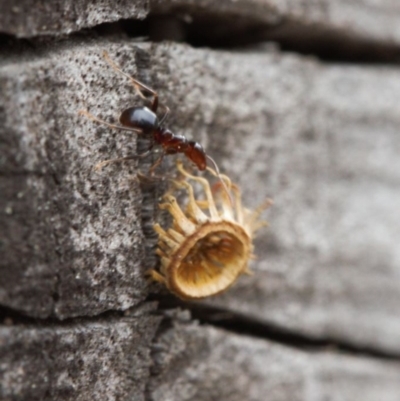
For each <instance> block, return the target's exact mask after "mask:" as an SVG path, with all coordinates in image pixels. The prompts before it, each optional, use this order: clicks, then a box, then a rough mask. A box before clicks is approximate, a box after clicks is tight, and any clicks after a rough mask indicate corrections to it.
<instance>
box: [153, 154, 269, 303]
mask: <svg viewBox="0 0 400 401" xmlns="http://www.w3.org/2000/svg"><path fill="white" fill-rule="evenodd" d="M177 168H178V170H179V171H180V173H181V174H182V175H183V177H184V179H183V180H179V181H178V180H177V181H174V187H175V188H183V189H185V190H186V192H187V193H188V200H187V203H186V204H181V203H180V202H178V200H177V198H176V197H175V196H174V194H173V193H172V194H170V195H167V196H166V197H165V201H166V202H165V203H163V204H161V205H160V208H161V209H166V210H168V212H169V213H170V214H171V216H172V219H173V225H172V227H173V228H169V229H168V230H167V231H166V230H164V229H163V228H161V227H160V226H159V225H155V227H154V228H155V230H156V232H157V233H158V234H159V242H158V249H157V254H158V255H159V256H160V257H161V270H160V271H155V270H152V271H150V275H151V276H152V278H153V279H155V280H157V281H160V282H162V283H164V284H165V285H166V286H167V287H168V289H169V290H170V291H171V292H173V293H174V294H175V295H177V296H178V297H180V298H182V299H198V298H204V297H208V296H211V295H215V294H218V293H221V292H223V291H225V290H226V289H227V288H228V287H230V286H231V285H232V284H233V283H234V282H235V281H236V279H237V278H238V277H239V276H240V275H241V274H246V273H249V272H250V270H249V267H248V264H249V261H250V259H251V258H252V256H253V255H252V254H253V237H254V234H255V232H256V231H257V230H258V229H259V228H260V227H262V226H263V225H266V223H265V222H262V221H260V220H259V217H260V214H261V213H262V211H263V210H264V209H266V208H267V207H269V206H270V205H271V201H270V200H267V201H266V202H265V204H264V205H262V206H260V207H259V208H258V209H256V210H255V211H253V212H252V211H249V210H247V209H245V208H243V207H242V205H241V194H240V190H239V188H238V187H237V186H236V185H234V184H232V183H231V182H230V180H229V178H228V177H227V176H224V175H221V176H220V178H221V179H222V180H223V181H224V183H225V184H226V188H224V186H222V185H219V186H216V187H213V188H214V191H212V189H211V187H210V184H209V182H208V181H207V180H206V179H204V178H201V177H196V176H193V175H191V174H189V173H187V172H186V171H185V170H184V168H183V166H182V163H180V162H178V164H177ZM194 184H197V185H198V184H200V187H201V188H202V192H203V194H201V195H203V199H204V197H205V200H199V199H197V198H196V197H195V195H194V189H193V185H194ZM231 197H233V200H234V201H233V202H232V199H231Z"/></svg>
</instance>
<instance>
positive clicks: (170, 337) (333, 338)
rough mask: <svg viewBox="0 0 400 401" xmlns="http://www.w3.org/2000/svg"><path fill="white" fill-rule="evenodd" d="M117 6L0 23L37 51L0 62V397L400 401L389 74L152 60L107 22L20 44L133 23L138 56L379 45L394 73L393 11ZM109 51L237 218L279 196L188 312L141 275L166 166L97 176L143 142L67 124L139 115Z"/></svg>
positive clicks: (280, 5)
mask: <svg viewBox="0 0 400 401" xmlns="http://www.w3.org/2000/svg"><path fill="white" fill-rule="evenodd" d="M128 3H129V4H128ZM128 3H127V2H124V1H123V2H114V3H113V4H111V3H110V4H108V3H107V2H104V5H100V2H87V1H80V2H76V3H74V4H73V5H72V3H71V5H69V3H68V2H63V3H62V4H61V3H57V2H51V4H50V3H49V4H47V3H46V10H47V11H43V9H42V8H41V7H39V6H37V7H32V5H30V6H29V4H30V3H29V4H28V2H24V1H21V2H18V4H11V3H10V2H6V3H5V6H4V7H3V8H2V15H1V16H0V31H1V32H3V33H7V34H13V35H16V36H19V37H32V38H33V39H32V40H31V41H29V42H27V41H25V40H23V41H19V40H17V39H15V38H14V39H13V40H14V41H15V43H16V44H17V45H18V46H15V48H14V47H13V46H11V47H10V46H6V47H5V50H6V51H5V52H3V50H4V49H3V48H0V52H3V53H1V54H2V55H3V57H0V88H1V89H0V194H1V195H0V256H1V257H0V399H1V400H3V399H4V400H7V401H8V400H53V399H57V400H119V399H123V400H127V399H134V400H145V401H150V400H153V401H158V400H171V401H172V400H173V401H175V400H210V399H213V400H214V399H215V400H218V401H224V400H226V401H234V400H241V401H242V400H251V401H253V400H254V401H255V400H260V401H264V400H265V399H266V397H267V398H268V399H271V400H288V401H289V400H290V401H292V400H304V401H308V400H351V401H353V400H358V399H360V400H361V399H362V400H367V401H369V400H371V401H372V400H376V399H379V400H393V401H395V400H396V401H397V400H398V399H400V341H399V338H400V317H399V313H398V305H399V304H400V284H399V283H400V282H399V279H398V278H399V276H400V248H399V246H398V244H399V242H400V219H399V217H400V213H399V210H398V209H399V208H398V205H399V202H398V199H400V174H399V171H400V161H399V157H398V155H399V153H400V145H399V140H398V139H399V129H398V127H399V126H400V115H399V113H398V98H399V97H400V75H399V73H398V66H397V65H395V64H393V65H392V66H391V67H389V66H384V65H375V66H373V65H368V64H359V65H356V64H353V65H352V64H349V63H348V64H339V63H337V64H335V63H327V62H321V61H318V60H317V59H316V58H314V57H306V56H304V55H303V56H301V55H299V54H295V53H288V52H285V51H280V50H278V48H277V47H276V46H271V45H270V44H266V45H265V46H264V45H260V46H257V47H253V48H248V49H247V50H246V51H245V50H243V49H242V50H240V49H239V48H236V49H235V51H230V50H225V51H223V50H221V49H219V50H210V49H207V48H198V49H195V48H193V47H191V46H189V45H187V44H176V43H175V44H174V43H163V44H155V43H153V42H152V41H148V42H146V41H145V40H144V39H143V38H142V39H140V38H131V39H129V38H128V36H129V35H131V36H132V35H134V33H133V31H132V30H130V29H131V28H129V29H127V30H126V32H125V34H124V35H121V33H122V31H121V30H118V29H120V28H118V26H119V24H118V23H116V24H115V25H113V26H112V27H111V28H112V29H111V31H109V32H108V33H107V29H104V28H105V27H104V26H103V27H102V28H100V29H99V30H96V29H94V30H93V31H92V32H91V33H88V34H87V36H85V35H86V34H84V33H82V32H81V33H80V34H79V36H78V35H73V36H72V37H68V36H64V39H63V40H62V41H60V40H57V41H54V40H53V39H52V38H51V37H48V38H47V39H46V41H44V40H43V38H42V39H40V40H37V36H38V35H42V34H48V35H56V36H59V35H65V34H66V33H67V32H71V31H76V30H77V29H80V28H81V27H90V26H93V25H95V26H96V27H97V26H98V24H99V23H102V22H112V21H119V20H120V19H121V18H132V19H140V18H142V17H144V16H145V15H146V13H147V12H148V11H150V15H151V17H150V19H149V20H146V22H145V23H144V24H143V25H142V26H141V29H148V31H146V32H145V34H146V35H147V33H148V35H149V37H150V38H152V37H153V36H154V35H155V34H154V32H157V35H158V38H160V37H161V38H162V37H164V38H167V37H168V38H170V37H176V38H177V39H180V40H183V39H185V38H189V39H190V40H192V41H190V43H196V41H197V43H201V40H204V43H211V44H212V43H214V44H218V42H219V41H220V40H221V41H222V42H223V43H224V44H225V45H228V44H230V42H229V40H227V38H230V40H231V41H232V42H234V43H236V41H237V40H238V38H239V37H240V36H241V34H242V33H243V34H246V35H247V34H248V36H246V35H245V36H246V40H250V41H251V40H253V41H254V44H255V43H257V41H258V40H260V39H262V38H265V37H266V36H265V33H266V32H269V33H268V35H267V37H269V38H276V39H277V40H278V39H279V43H280V44H282V45H283V46H285V44H286V42H285V40H286V39H290V40H293V42H292V43H297V41H298V40H301V41H302V42H303V43H306V44H310V43H311V42H314V38H316V39H315V40H317V41H320V43H322V44H325V43H328V44H332V42H329V41H327V40H328V39H329V38H331V39H332V38H336V39H337V41H336V42H335V43H336V44H337V45H338V46H339V50H340V52H339V53H340V57H347V56H348V54H349V53H348V51H349V49H350V48H352V46H355V47H356V48H357V49H358V51H359V53H357V54H361V53H362V52H364V51H366V50H368V54H369V56H370V57H372V58H373V57H375V56H377V54H379V49H380V50H382V51H383V50H384V53H385V52H386V51H387V50H388V48H389V47H390V49H391V50H390V52H389V53H390V61H391V62H394V61H395V57H394V56H395V55H396V54H397V53H396V51H397V50H396V49H397V47H396V42H397V41H398V36H399V35H400V34H399V32H398V27H397V25H398V24H397V21H398V19H400V13H399V12H398V11H399V10H398V6H397V5H396V4H395V3H394V2H390V1H389V0H387V1H383V2H379V5H378V4H377V5H373V3H372V2H367V1H359V2H357V3H354V2H352V3H351V4H350V3H349V2H344V1H334V2H325V1H323V0H319V1H313V2H311V1H302V2H300V1H294V0H293V1H287V2H275V1H272V0H271V1H266V0H265V1H261V0H252V1H250V0H249V1H244V0H239V1H235V2H231V1H222V2H211V1H200V2H193V1H165V2H160V1H152V2H150V5H149V4H147V3H145V2H141V1H132V2H128ZM101 4H103V2H102V3H101ZM28 6H29V7H30V9H31V11H32V12H31V13H29V12H28V11H29V7H28ZM27 7H28V8H27ZM70 7H73V8H70ZM71 10H72V11H71ZM161 14H164V15H161ZM77 15H79V16H80V17H81V18H77V17H76V16H77ZM168 15H169V16H168ZM63 16H65V18H63ZM171 16H172V18H171ZM239 17H240V18H239ZM44 20H46V22H45V25H44V22H43V21H44ZM177 21H178V22H177ZM130 23H131V22H129V21H128V22H127V21H125V22H124V23H122V22H121V24H120V25H121V26H125V27H127V26H128V25H129V24H130ZM127 24H128V25H127ZM257 26H259V27H260V30H259V31H257V29H256V27H257ZM272 26H273V27H274V29H271V30H269V27H272ZM146 27H147V28H146ZM218 27H220V29H216V28H218ZM109 28H110V26H109ZM267 28H268V29H267ZM314 28H315V31H314ZM132 29H133V28H132ZM100 31H101V33H100ZM322 32H325V33H326V35H322ZM96 35H97V36H96ZM199 35H200V36H199ZM328 37H329V38H328ZM210 38H214V39H215V41H214V42H213V41H212V40H210ZM346 38H349V41H350V42H351V45H350V47H349V46H347V45H345V44H344V40H345V39H346ZM363 40H364V41H369V45H368V46H364V45H362V41H363ZM325 41H327V42H325ZM222 42H221V43H222ZM350 42H349V43H350ZM371 43H375V45H374V46H377V47H376V49H378V50H377V52H375V50H374V51H371V52H370V53H369V50H371V49H372V47H371V46H372V45H371ZM19 44H20V45H21V46H19ZM236 44H237V45H240V44H241V43H239V42H238V43H236ZM300 47H301V46H299V51H300V50H301V49H300ZM327 47H328V48H329V45H327ZM308 49H313V46H312V43H311V45H310V47H308ZM104 51H107V52H109V54H110V56H111V58H112V59H113V60H115V62H116V63H118V64H119V65H120V66H121V68H122V69H123V70H124V71H125V72H126V73H127V74H130V75H133V76H135V77H137V78H138V79H140V80H141V81H143V82H144V83H146V84H148V85H149V86H150V87H152V88H154V89H155V90H157V91H158V92H159V95H160V100H161V101H162V102H164V103H166V104H167V105H168V106H169V107H170V109H171V115H170V117H169V119H168V126H169V127H170V128H171V129H172V130H173V131H174V132H175V133H178V134H182V135H185V136H186V137H187V138H190V139H194V140H196V141H198V142H200V143H201V144H202V145H203V146H204V147H205V148H206V149H207V152H208V153H209V154H210V155H211V156H212V157H213V158H214V159H215V160H216V161H217V162H218V165H219V167H220V169H221V170H222V171H223V172H226V173H227V174H229V176H230V177H231V178H232V180H233V181H235V182H236V183H238V184H239V186H240V187H241V189H242V192H243V198H244V204H245V205H246V206H248V207H251V208H254V207H256V206H257V205H258V204H260V203H261V202H262V201H263V200H264V199H265V198H266V197H271V198H273V199H274V202H275V204H274V206H273V208H271V210H269V211H268V213H266V216H265V217H266V218H267V219H268V220H269V222H270V227H269V228H267V229H264V230H262V231H261V232H260V234H259V236H258V238H257V240H256V243H255V246H256V249H255V250H256V254H257V256H258V258H257V259H256V260H254V261H253V262H252V264H251V267H252V269H253V270H254V275H253V276H250V277H249V276H246V277H242V278H240V279H239V280H238V282H237V283H236V284H235V285H234V286H233V287H232V288H231V289H230V290H229V291H228V292H226V293H225V294H223V295H221V296H218V297H215V298H213V299H209V300H204V301H201V302H196V303H183V302H179V301H177V300H174V298H173V297H172V296H165V295H166V291H165V290H164V289H162V288H161V287H159V286H157V285H149V283H148V281H147V279H146V277H145V272H146V270H147V269H148V268H149V267H153V266H154V265H155V263H157V260H156V258H155V255H154V243H155V242H154V241H155V235H154V230H153V228H152V224H153V221H154V219H163V216H162V215H161V214H160V213H159V212H158V209H157V208H158V206H157V205H158V203H159V202H160V200H161V195H162V193H163V190H164V189H165V187H166V184H167V181H168V180H166V179H164V180H163V179H162V177H164V178H165V177H169V176H170V174H171V173H172V174H173V172H174V171H175V169H174V165H173V159H174V157H175V156H174V157H167V158H166V159H167V160H165V161H164V164H163V165H162V167H161V168H160V169H159V171H158V172H157V177H155V178H153V179H143V178H140V175H138V173H144V174H146V173H147V171H148V169H149V166H150V165H151V164H152V163H153V162H154V161H155V160H156V159H157V158H158V155H157V153H152V154H151V155H150V157H149V158H148V159H147V158H146V159H137V160H132V161H130V162H129V163H123V164H112V165H108V166H105V167H104V168H103V169H102V170H98V169H97V170H96V169H95V168H94V167H95V166H96V164H97V163H99V162H101V161H104V160H107V159H112V158H118V157H122V156H127V155H135V154H136V153H141V152H143V151H144V150H145V149H146V147H147V146H148V144H149V143H148V141H146V139H145V138H142V137H140V136H138V135H135V134H132V133H129V132H124V131H120V132H119V131H115V130H112V129H110V128H108V127H105V126H102V125H99V124H96V123H94V122H93V121H90V120H88V119H87V118H85V117H83V116H81V115H79V114H78V112H79V110H82V109H87V110H89V111H90V112H92V113H93V114H95V115H97V116H99V117H101V118H103V119H105V120H107V121H110V122H115V121H117V119H118V116H119V114H120V112H121V111H122V110H123V109H125V108H127V107H129V106H134V105H137V104H141V102H142V101H141V100H140V99H139V98H138V96H135V92H134V89H133V88H132V86H131V85H130V84H129V81H128V80H127V79H126V77H124V76H122V75H121V74H118V73H117V72H115V71H114V70H113V69H112V68H110V66H109V65H108V64H107V63H106V62H105V60H104V58H103V56H102V54H103V52H104ZM339 53H338V54H339ZM386 54H388V53H386ZM382 59H383V58H380V59H379V60H381V61H382ZM154 299H156V300H157V299H158V300H160V302H159V308H156V306H155V305H154V304H153V303H152V302H150V300H154ZM171 305H172V306H176V305H180V306H181V307H182V306H183V307H184V308H187V309H192V314H193V316H195V317H197V318H199V319H200V322H201V323H196V322H193V318H191V317H190V314H189V313H186V312H181V313H178V312H176V311H175V312H172V311H167V309H168V308H169V307H170V306H171ZM160 321H161V324H160ZM212 326H214V327H212ZM239 333H240V334H239Z"/></svg>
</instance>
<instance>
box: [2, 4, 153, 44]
mask: <svg viewBox="0 0 400 401" xmlns="http://www.w3.org/2000/svg"><path fill="white" fill-rule="evenodd" d="M147 7H148V1H146V0H135V1H130V0H119V1H111V2H110V1H107V0H78V1H74V0H69V1H63V0H53V1H40V0H35V1H31V0H18V1H9V0H1V1H0V9H1V14H0V31H1V33H7V34H11V35H15V36H17V37H20V38H29V37H35V36H40V35H62V34H68V33H71V32H75V31H78V30H80V29H83V28H88V27H93V26H95V25H98V24H102V23H105V22H114V21H118V20H120V19H122V18H135V19H143V18H144V17H145V16H146V14H147V12H148V10H147Z"/></svg>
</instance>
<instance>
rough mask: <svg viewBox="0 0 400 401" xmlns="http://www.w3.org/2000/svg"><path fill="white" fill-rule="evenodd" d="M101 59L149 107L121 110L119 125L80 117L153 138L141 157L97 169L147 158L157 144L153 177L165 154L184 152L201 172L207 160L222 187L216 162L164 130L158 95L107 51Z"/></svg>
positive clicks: (185, 141) (167, 110)
mask: <svg viewBox="0 0 400 401" xmlns="http://www.w3.org/2000/svg"><path fill="white" fill-rule="evenodd" d="M103 56H104V58H105V59H106V61H107V62H108V64H109V65H110V66H111V67H112V68H113V69H114V70H115V71H117V72H119V73H121V74H122V75H124V76H125V77H127V78H128V79H129V80H130V82H131V84H132V85H133V87H134V88H135V89H136V91H137V93H138V94H139V96H140V97H141V98H142V99H144V100H147V101H150V102H151V105H150V107H146V106H139V107H138V106H136V107H130V108H128V109H126V110H124V111H123V112H122V113H121V115H120V117H119V122H120V125H116V124H110V123H108V122H107V121H104V120H101V119H100V118H98V117H95V116H94V115H92V114H90V113H89V112H87V111H86V110H81V111H80V114H82V115H85V116H86V117H88V118H89V119H91V120H93V121H96V122H98V123H100V124H103V125H107V126H108V127H110V128H113V129H120V130H124V131H131V132H135V133H137V134H142V135H145V136H147V137H149V138H150V139H152V143H151V145H150V147H149V149H148V150H147V151H146V152H144V153H142V154H140V155H136V156H128V157H123V158H119V159H112V160H106V161H104V162H101V163H99V164H98V165H97V166H96V167H99V168H101V167H102V166H104V165H106V164H109V163H113V162H119V161H125V160H132V159H136V158H138V157H144V156H147V155H148V154H149V153H150V151H151V150H152V148H153V147H154V145H155V144H157V145H160V146H161V147H162V151H163V152H162V154H161V156H160V157H159V158H158V160H156V162H155V163H154V164H153V165H152V166H151V168H150V174H153V172H154V170H155V169H156V168H157V167H158V166H159V165H160V164H161V162H162V160H163V157H164V156H165V155H173V154H177V153H183V154H184V155H185V156H186V157H187V158H188V159H189V160H191V161H192V162H193V163H194V164H195V165H196V167H197V168H198V169H199V170H200V171H204V170H206V169H207V160H209V161H210V162H211V164H212V165H213V167H214V169H215V172H216V174H217V176H218V177H219V179H220V180H221V183H222V185H223V186H225V183H224V182H223V180H222V179H221V176H220V172H219V169H218V166H217V164H216V162H215V161H214V159H212V158H211V157H210V156H209V155H208V154H207V153H206V152H205V150H204V148H203V147H202V146H201V145H200V143H198V142H195V141H189V140H188V139H186V137H184V136H183V135H177V134H174V133H173V132H172V131H170V130H169V129H168V128H166V127H164V125H163V124H164V122H165V120H166V118H167V116H168V114H169V111H170V110H169V108H168V107H167V106H165V105H164V104H162V103H159V101H158V94H157V92H156V91H154V90H153V89H151V88H149V87H148V86H146V85H144V84H142V83H141V82H139V81H138V80H136V79H135V78H133V77H131V76H130V75H128V74H126V73H125V72H123V71H122V70H121V69H120V68H119V67H118V66H117V65H116V64H115V63H114V62H113V61H112V60H111V59H110V57H109V55H108V53H107V52H104V53H103ZM146 95H147V96H146ZM151 98H152V99H151ZM159 107H162V108H163V109H164V115H163V116H162V117H161V118H160V119H159V118H158V116H157V114H156V113H157V110H158V108H159ZM226 189H227V188H226Z"/></svg>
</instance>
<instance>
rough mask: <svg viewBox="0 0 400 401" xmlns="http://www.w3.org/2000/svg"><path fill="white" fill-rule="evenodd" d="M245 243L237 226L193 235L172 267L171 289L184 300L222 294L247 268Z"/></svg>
mask: <svg viewBox="0 0 400 401" xmlns="http://www.w3.org/2000/svg"><path fill="white" fill-rule="evenodd" d="M204 228H205V229H206V227H204ZM205 231H207V229H206V230H205ZM235 231H236V232H235ZM198 234H199V233H198ZM203 234H204V233H203ZM238 234H239V235H238ZM247 241H248V237H247V235H246V234H245V233H244V232H243V233H241V232H240V229H239V232H238V227H236V229H235V230H226V229H224V230H217V231H211V232H208V233H205V235H204V236H201V237H199V235H196V236H195V238H193V239H192V240H191V241H190V240H189V241H188V242H187V243H186V244H184V247H183V248H185V249H181V250H180V255H181V257H182V258H181V260H180V262H179V263H177V265H176V270H175V274H174V287H176V288H179V293H180V295H181V296H183V297H188V298H202V297H207V296H210V295H214V294H217V293H219V292H222V291H224V290H225V289H227V288H228V287H229V286H230V285H231V284H232V283H233V282H234V281H235V280H236V278H237V277H238V275H239V274H241V273H243V272H244V270H246V269H247V262H248V259H249V250H250V247H249V245H248V242H247ZM182 251H183V252H182Z"/></svg>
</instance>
